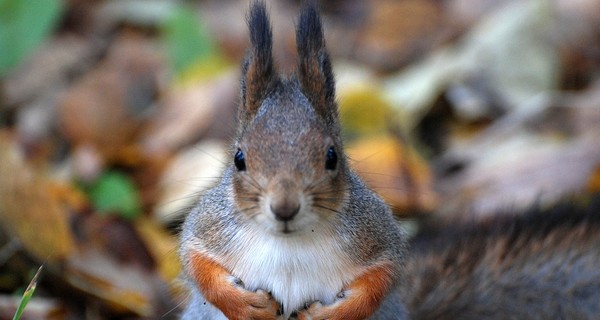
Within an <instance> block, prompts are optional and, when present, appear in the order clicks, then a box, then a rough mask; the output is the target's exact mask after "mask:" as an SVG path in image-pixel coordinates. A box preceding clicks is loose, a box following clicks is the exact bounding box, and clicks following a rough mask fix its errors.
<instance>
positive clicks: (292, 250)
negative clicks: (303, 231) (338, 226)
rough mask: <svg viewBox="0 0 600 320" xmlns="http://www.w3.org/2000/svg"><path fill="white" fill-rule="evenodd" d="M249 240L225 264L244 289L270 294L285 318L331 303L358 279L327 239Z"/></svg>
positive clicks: (264, 237) (347, 260)
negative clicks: (315, 303) (314, 304)
mask: <svg viewBox="0 0 600 320" xmlns="http://www.w3.org/2000/svg"><path fill="white" fill-rule="evenodd" d="M250 238H251V239H253V241H245V242H244V243H243V244H239V247H238V249H237V250H236V251H237V252H236V253H235V254H233V255H232V256H235V257H236V258H235V259H233V258H231V259H226V260H227V261H225V263H224V264H225V265H226V267H227V268H228V269H229V270H231V272H232V274H233V275H234V276H236V277H238V278H240V279H241V280H242V281H243V282H244V284H245V286H246V287H247V289H249V290H256V289H262V290H266V291H269V292H271V294H272V295H273V297H274V298H275V299H276V300H277V301H279V302H280V303H281V304H282V305H283V307H284V311H285V313H286V314H289V313H291V312H293V311H294V310H297V309H299V308H302V307H303V306H304V305H305V304H306V303H311V302H313V301H316V300H319V301H321V302H323V303H324V304H327V303H332V302H333V301H334V299H335V297H336V295H337V294H338V293H339V292H340V291H341V290H342V288H343V287H344V285H346V284H348V283H349V282H351V281H352V279H354V278H355V276H356V275H357V271H358V270H357V268H356V266H355V264H354V263H352V260H351V259H350V258H349V257H348V256H347V255H346V254H344V253H343V251H342V249H341V248H339V247H337V246H335V245H334V244H333V243H336V242H335V241H332V239H330V238H328V237H325V236H319V235H318V234H317V235H310V236H301V237H289V238H281V237H277V238H276V237H273V236H269V235H254V236H253V237H250Z"/></svg>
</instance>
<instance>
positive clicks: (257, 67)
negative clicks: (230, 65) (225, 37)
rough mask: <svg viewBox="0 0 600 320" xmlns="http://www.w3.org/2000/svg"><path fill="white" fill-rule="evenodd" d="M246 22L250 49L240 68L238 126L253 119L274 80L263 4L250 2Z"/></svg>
mask: <svg viewBox="0 0 600 320" xmlns="http://www.w3.org/2000/svg"><path fill="white" fill-rule="evenodd" d="M247 22H248V28H249V31H250V45H251V47H250V49H249V50H248V52H247V53H246V57H245V59H244V63H243V65H242V85H241V87H242V92H241V95H242V105H241V107H240V110H239V117H240V121H241V123H242V125H245V124H246V123H247V122H248V121H250V120H251V119H252V118H253V117H254V115H255V114H256V112H257V111H258V108H259V107H260V105H261V103H262V101H263V100H264V99H265V97H266V95H267V94H268V92H269V89H270V88H271V87H272V84H273V83H274V82H275V80H276V78H277V76H276V74H275V68H274V66H273V53H272V46H273V35H272V32H271V23H270V22H269V15H268V14H267V8H266V6H265V3H264V2H263V1H254V2H253V3H252V4H251V5H250V11H249V13H248V16H247Z"/></svg>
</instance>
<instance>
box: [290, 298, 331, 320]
mask: <svg viewBox="0 0 600 320" xmlns="http://www.w3.org/2000/svg"><path fill="white" fill-rule="evenodd" d="M332 311H333V310H332V309H331V308H329V307H328V306H323V304H322V303H321V302H319V301H316V302H313V303H312V304H311V305H310V306H308V307H307V308H306V309H303V310H299V311H298V312H297V313H296V319H298V320H325V319H332V317H333V315H334V314H333V313H332Z"/></svg>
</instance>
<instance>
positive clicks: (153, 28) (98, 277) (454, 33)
mask: <svg viewBox="0 0 600 320" xmlns="http://www.w3.org/2000/svg"><path fill="white" fill-rule="evenodd" d="M266 2H267V5H268V7H269V10H270V12H271V17H272V22H273V25H274V28H273V29H274V30H273V31H274V52H275V57H276V61H277V64H278V66H279V69H280V70H281V71H282V72H291V71H292V70H293V69H294V66H295V59H296V57H295V42H294V41H295V36H294V22H295V21H296V17H297V14H298V12H299V8H300V6H301V1H294V0H280V1H275V0H271V1H266ZM320 5H321V9H322V13H323V20H324V25H325V29H326V30H325V35H326V39H327V44H328V48H329V51H330V54H331V56H332V60H333V65H334V71H335V74H336V78H337V98H338V102H339V107H340V114H341V117H342V123H343V126H344V135H345V138H346V145H347V149H348V150H347V152H348V155H349V157H350V159H351V163H352V165H353V167H354V168H356V170H357V171H359V172H360V174H361V175H362V176H363V178H364V179H365V180H366V181H367V182H368V183H369V184H370V185H371V186H372V187H373V188H374V189H375V190H376V191H377V192H379V193H380V194H381V195H382V196H383V197H384V198H385V199H386V201H388V203H389V204H390V205H391V206H392V207H393V209H394V212H395V213H396V214H397V215H398V217H399V219H403V220H406V221H410V224H408V225H409V226H412V227H411V228H412V229H414V230H413V231H415V230H418V229H419V227H420V226H422V225H448V224H452V223H456V222H459V221H465V220H473V219H475V220H476V219H485V217H486V216H489V215H492V214H503V212H504V213H510V214H518V212H521V211H523V210H524V209H526V208H528V207H531V206H543V207H546V206H552V205H553V204H554V203H556V202H558V201H560V200H562V199H565V198H568V199H575V201H582V202H583V203H584V204H585V201H586V200H585V199H586V198H587V197H588V196H589V195H592V194H595V193H598V192H599V191H600V1H598V0H397V1H393V0H330V1H321V4H320ZM248 7H249V1H247V0H227V1H225V0H220V1H217V0H199V1H170V0H62V1H61V0H45V1H36V0H0V226H1V228H0V319H11V318H12V316H13V314H14V312H15V310H16V308H17V305H18V304H19V303H20V302H21V301H22V299H21V296H22V294H23V292H24V291H25V289H26V288H27V286H28V284H29V283H30V280H31V278H32V277H33V275H34V273H35V271H36V270H37V269H38V268H39V267H40V266H41V265H43V266H44V267H43V271H42V272H41V275H40V277H39V279H38V280H39V281H37V282H36V284H37V287H36V290H35V292H34V294H33V298H31V300H30V301H29V304H28V305H27V307H26V309H25V313H24V314H23V317H22V319H137V318H161V319H171V318H177V315H178V313H179V311H180V308H181V305H182V303H184V301H185V298H186V292H185V289H184V287H183V281H182V280H181V279H180V278H179V277H178V275H179V272H180V266H179V263H178V258H177V233H178V228H179V226H180V223H181V221H182V219H183V216H184V215H185V213H186V208H188V207H189V206H190V205H192V204H193V202H194V201H195V199H197V197H198V195H199V194H201V193H202V191H203V190H205V189H206V188H207V187H209V186H211V185H212V184H213V183H215V181H217V179H218V177H219V174H220V170H221V169H222V168H223V166H224V165H226V164H228V163H229V162H230V161H231V158H232V155H231V154H228V149H227V148H228V143H229V141H230V140H229V139H230V137H231V135H232V133H233V131H234V128H235V108H236V105H237V103H238V94H239V93H238V91H239V66H240V61H241V59H242V57H243V55H244V52H245V49H246V47H247V45H248V37H247V30H246V22H245V13H246V11H247V9H248ZM30 292H31V291H30Z"/></svg>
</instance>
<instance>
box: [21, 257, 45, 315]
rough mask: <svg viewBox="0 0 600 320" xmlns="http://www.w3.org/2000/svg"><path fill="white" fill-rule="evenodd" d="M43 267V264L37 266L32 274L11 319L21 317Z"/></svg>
mask: <svg viewBox="0 0 600 320" xmlns="http://www.w3.org/2000/svg"><path fill="white" fill-rule="evenodd" d="M43 268H44V265H41V266H40V267H39V268H38V270H37V272H36V273H35V275H34V276H33V278H32V279H31V281H30V282H29V285H28V286H27V289H26V290H25V292H24V293H23V297H22V298H21V303H19V307H18V308H17V311H16V312H15V315H14V316H13V320H19V319H21V316H22V315H23V311H25V307H26V306H27V304H28V303H29V300H31V297H32V296H33V293H34V291H35V288H36V287H37V283H38V279H39V277H40V274H41V273H42V269H43Z"/></svg>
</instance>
